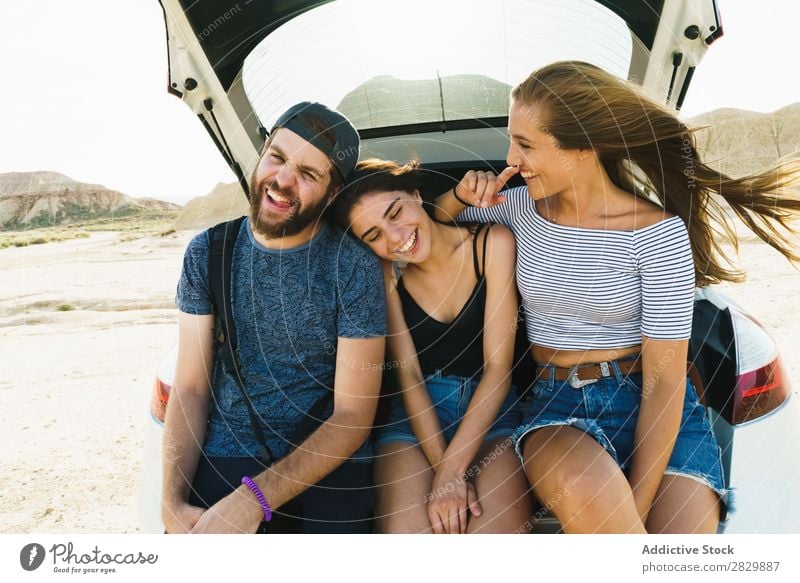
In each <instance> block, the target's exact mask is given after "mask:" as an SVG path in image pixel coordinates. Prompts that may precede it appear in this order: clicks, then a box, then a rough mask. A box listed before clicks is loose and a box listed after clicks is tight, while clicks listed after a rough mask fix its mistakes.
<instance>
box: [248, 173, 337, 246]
mask: <svg viewBox="0 0 800 583" xmlns="http://www.w3.org/2000/svg"><path fill="white" fill-rule="evenodd" d="M253 175H254V176H253V180H251V182H250V184H256V183H255V182H254V181H255V172H254V173H253ZM269 190H271V191H273V192H275V193H277V194H280V195H281V196H284V197H286V198H287V199H289V200H291V201H293V203H294V204H293V207H292V209H291V210H290V211H289V212H288V213H286V214H285V215H284V218H283V220H280V221H279V222H272V221H262V220H261V205H262V202H263V196H264V181H262V182H261V183H260V184H258V185H257V188H255V189H254V191H253V192H252V193H251V194H250V224H251V226H252V228H253V231H254V232H255V233H258V234H259V235H264V236H265V237H267V238H270V239H276V238H279V237H291V236H292V235H297V234H298V233H299V232H300V231H302V230H303V229H305V228H306V227H308V226H309V225H312V224H314V223H316V222H318V221H319V220H320V219H321V218H322V215H323V214H324V213H325V209H326V208H327V206H328V203H329V202H330V195H331V190H332V189H331V187H330V186H329V187H328V190H327V191H326V192H325V196H323V197H322V200H320V201H319V202H318V203H316V204H313V205H301V204H300V203H299V198H298V197H297V195H296V193H295V192H292V191H290V190H287V189H282V188H279V187H278V185H277V184H275V183H274V182H273V183H271V184H270V185H269Z"/></svg>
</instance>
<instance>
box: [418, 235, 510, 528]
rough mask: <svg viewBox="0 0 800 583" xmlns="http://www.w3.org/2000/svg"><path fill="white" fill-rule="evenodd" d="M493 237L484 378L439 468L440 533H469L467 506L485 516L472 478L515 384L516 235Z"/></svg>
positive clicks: (435, 507) (436, 513) (436, 505)
mask: <svg viewBox="0 0 800 583" xmlns="http://www.w3.org/2000/svg"><path fill="white" fill-rule="evenodd" d="M487 236H488V237H489V239H488V241H487V247H486V260H485V265H486V271H487V273H486V306H485V311H484V330H483V354H484V361H483V375H482V376H481V380H480V382H479V383H478V387H477V388H476V390H475V394H474V395H473V396H472V399H471V400H470V403H469V406H468V408H467V412H466V414H465V415H464V418H463V419H462V420H461V423H460V424H459V427H458V430H457V431H456V434H455V436H454V437H453V440H452V441H451V442H450V444H449V445H448V447H447V450H446V451H445V454H444V459H443V460H442V462H441V463H440V464H439V467H438V468H437V469H436V474H435V476H434V480H433V494H434V497H433V501H432V502H431V504H430V505H429V510H428V513H429V515H430V516H431V522H432V524H433V526H434V530H436V529H437V524H440V525H441V524H444V525H445V526H444V527H443V528H442V530H443V531H444V532H466V530H467V508H468V507H469V508H470V509H472V511H473V514H477V513H479V512H480V506H479V505H477V499H476V498H475V500H471V498H473V497H474V492H471V491H470V488H471V485H470V484H468V482H467V480H466V474H467V470H468V469H469V467H470V466H471V464H472V461H473V460H474V459H475V456H476V455H477V453H478V450H479V449H480V447H481V445H482V444H483V441H484V439H485V437H486V434H487V432H488V431H489V428H490V427H491V425H492V423H493V422H494V420H495V418H496V417H497V413H498V411H499V410H500V407H501V406H502V404H503V401H504V400H505V398H506V396H507V395H508V389H509V387H510V385H511V365H512V363H513V360H514V341H515V339H516V322H517V286H516V280H515V277H514V269H515V262H516V245H515V243H514V237H513V235H512V234H511V231H509V230H508V229H506V228H505V227H503V226H502V225H494V226H493V227H492V228H491V231H490V232H489V233H488V235H487ZM477 243H478V242H477V241H476V244H477ZM476 510H477V512H476ZM437 519H438V520H437ZM445 519H446V520H447V522H445Z"/></svg>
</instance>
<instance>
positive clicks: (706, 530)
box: [647, 474, 720, 534]
mask: <svg viewBox="0 0 800 583" xmlns="http://www.w3.org/2000/svg"><path fill="white" fill-rule="evenodd" d="M719 505H720V501H719V496H718V495H717V493H716V492H714V490H712V489H711V488H709V487H708V486H706V485H705V484H701V483H700V482H698V481H696V480H693V479H691V478H687V477H686V476H676V475H672V474H667V475H665V476H664V477H663V478H662V479H661V485H660V486H659V488H658V493H657V494H656V498H655V500H654V501H653V505H652V506H651V508H650V514H648V516H647V532H651V533H658V534H685V533H686V534H716V532H717V527H718V526H719V510H720V507H719Z"/></svg>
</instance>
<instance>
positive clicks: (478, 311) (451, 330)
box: [397, 224, 490, 377]
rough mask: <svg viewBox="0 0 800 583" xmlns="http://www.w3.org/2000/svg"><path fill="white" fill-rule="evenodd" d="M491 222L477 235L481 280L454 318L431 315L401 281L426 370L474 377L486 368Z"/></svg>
mask: <svg viewBox="0 0 800 583" xmlns="http://www.w3.org/2000/svg"><path fill="white" fill-rule="evenodd" d="M489 226H490V225H488V224H484V225H479V226H478V227H477V230H476V231H475V235H474V236H473V243H472V263H473V266H474V268H475V277H477V278H478V283H476V284H475V287H474V288H473V290H472V294H470V296H469V299H468V300H467V302H466V303H465V304H464V306H463V307H462V308H461V311H460V312H459V313H458V315H456V317H455V318H453V321H452V322H448V323H444V322H440V321H439V320H436V319H434V318H432V317H430V316H429V315H428V314H427V313H426V312H425V311H424V310H423V309H422V308H421V307H420V306H419V304H417V302H415V301H414V298H413V297H411V294H409V293H408V291H407V290H406V288H405V285H404V284H403V278H402V277H401V278H400V281H399V282H398V285H397V292H398V294H399V295H400V302H401V303H402V305H403V315H404V316H405V319H406V324H407V325H408V330H409V332H410V333H411V338H412V339H413V340H414V347H415V348H416V349H417V358H418V359H419V364H420V367H421V368H422V374H423V375H425V376H428V375H430V374H433V373H434V372H435V371H437V370H439V371H441V372H442V373H444V374H451V375H458V376H463V377H472V376H475V375H480V374H481V373H482V372H483V314H484V310H485V308H486V239H487V237H488V236H489ZM484 227H486V229H485V232H484V236H483V261H482V263H483V265H482V266H480V267H479V265H478V250H477V247H478V235H480V233H481V232H482V231H484Z"/></svg>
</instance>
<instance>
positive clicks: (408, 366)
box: [383, 261, 447, 469]
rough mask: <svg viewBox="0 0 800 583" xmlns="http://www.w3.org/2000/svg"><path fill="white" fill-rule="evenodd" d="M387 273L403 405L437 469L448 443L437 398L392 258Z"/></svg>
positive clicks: (391, 347) (391, 341)
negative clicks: (422, 364)
mask: <svg viewBox="0 0 800 583" xmlns="http://www.w3.org/2000/svg"><path fill="white" fill-rule="evenodd" d="M383 275H384V279H385V281H386V316H387V320H388V327H389V335H388V336H387V353H388V354H389V358H391V359H392V360H393V361H394V363H393V365H394V366H393V369H394V370H395V372H396V373H397V381H398V383H399V385H400V391H401V394H402V397H403V405H404V406H405V409H406V413H407V414H408V419H409V423H410V424H411V428H412V429H413V431H414V435H415V436H416V437H417V440H418V441H419V443H420V447H421V448H422V452H423V453H424V454H425V457H426V458H427V460H428V463H429V464H430V465H431V467H432V468H434V469H435V468H436V466H438V465H439V463H440V462H441V460H442V457H443V455H444V452H445V448H446V447H447V444H446V443H445V440H444V436H443V435H442V433H441V432H442V427H441V424H440V423H439V418H438V417H437V416H436V409H434V407H433V401H432V400H431V397H430V395H429V394H428V390H427V388H426V387H425V379H424V377H423V376H422V369H421V367H420V365H419V359H417V350H416V347H415V346H414V341H413V340H412V339H411V334H410V333H409V331H408V326H407V325H406V320H405V317H404V316H403V306H402V304H401V303H400V296H399V294H398V292H397V282H396V279H395V276H394V270H393V268H392V263H391V262H390V261H384V262H383Z"/></svg>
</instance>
